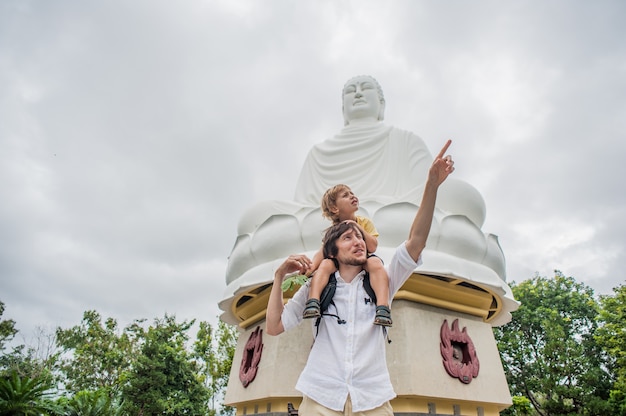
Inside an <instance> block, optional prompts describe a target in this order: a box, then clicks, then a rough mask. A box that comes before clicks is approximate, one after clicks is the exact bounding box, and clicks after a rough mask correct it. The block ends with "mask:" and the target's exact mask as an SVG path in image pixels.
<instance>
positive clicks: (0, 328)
mask: <svg viewBox="0 0 626 416" xmlns="http://www.w3.org/2000/svg"><path fill="white" fill-rule="evenodd" d="M2 315H4V302H2V301H1V300H0V353H2V352H3V351H4V348H5V344H6V343H7V342H11V340H13V337H14V336H15V334H17V329H15V321H14V320H12V319H2Z"/></svg>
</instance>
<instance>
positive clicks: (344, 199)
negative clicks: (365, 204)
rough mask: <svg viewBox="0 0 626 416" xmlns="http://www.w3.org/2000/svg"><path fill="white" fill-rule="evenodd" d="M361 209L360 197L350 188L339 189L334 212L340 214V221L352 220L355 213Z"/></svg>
mask: <svg viewBox="0 0 626 416" xmlns="http://www.w3.org/2000/svg"><path fill="white" fill-rule="evenodd" d="M358 209H359V198H357V197H356V195H354V193H353V192H352V190H351V189H350V188H344V189H342V190H341V191H339V195H337V200H336V201H335V206H334V208H333V212H334V213H336V214H337V215H338V216H339V220H340V221H345V220H351V219H353V218H354V213H355V212H357V210H358Z"/></svg>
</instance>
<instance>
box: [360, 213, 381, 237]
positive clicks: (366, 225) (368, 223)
mask: <svg viewBox="0 0 626 416" xmlns="http://www.w3.org/2000/svg"><path fill="white" fill-rule="evenodd" d="M356 223H357V224H359V225H360V226H361V227H363V229H364V230H365V232H366V233H368V234H369V235H371V236H372V237H378V236H379V234H378V230H377V229H376V227H375V226H374V223H373V222H372V220H370V219H369V218H367V217H360V216H358V215H357V217H356Z"/></svg>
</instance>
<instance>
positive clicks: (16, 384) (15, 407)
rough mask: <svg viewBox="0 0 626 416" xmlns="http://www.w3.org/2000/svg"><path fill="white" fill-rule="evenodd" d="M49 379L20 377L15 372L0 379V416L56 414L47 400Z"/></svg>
mask: <svg viewBox="0 0 626 416" xmlns="http://www.w3.org/2000/svg"><path fill="white" fill-rule="evenodd" d="M51 388H52V384H51V380H50V379H49V378H29V377H21V376H19V375H18V374H17V373H16V372H13V373H11V374H10V375H8V376H4V377H2V378H1V379H0V416H31V415H32V416H38V415H41V414H54V413H57V411H56V408H55V405H54V404H53V403H52V401H51V400H50V399H49V391H50V389H51Z"/></svg>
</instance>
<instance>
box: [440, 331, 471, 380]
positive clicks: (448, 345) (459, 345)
mask: <svg viewBox="0 0 626 416" xmlns="http://www.w3.org/2000/svg"><path fill="white" fill-rule="evenodd" d="M440 335H441V343H440V344H439V347H440V350H441V357H443V366H444V368H445V369H446V371H447V372H448V374H449V375H450V376H451V377H454V378H458V379H459V380H460V381H461V382H462V383H465V384H469V383H470V382H471V381H472V379H473V378H474V377H476V376H478V370H479V369H480V363H479V362H478V356H476V348H474V343H473V342H472V339H471V338H470V336H469V335H468V333H467V328H463V330H462V331H460V330H459V320H458V319H455V320H454V322H452V329H450V328H449V327H448V320H447V319H445V320H444V321H443V325H441V331H440Z"/></svg>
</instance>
